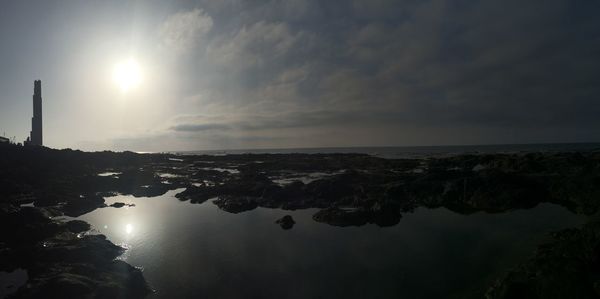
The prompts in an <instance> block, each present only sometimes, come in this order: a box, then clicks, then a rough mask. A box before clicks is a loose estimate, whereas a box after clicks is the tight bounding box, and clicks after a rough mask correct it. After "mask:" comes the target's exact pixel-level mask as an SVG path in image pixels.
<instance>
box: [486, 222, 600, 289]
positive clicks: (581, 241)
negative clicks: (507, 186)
mask: <svg viewBox="0 0 600 299" xmlns="http://www.w3.org/2000/svg"><path fill="white" fill-rule="evenodd" d="M599 261H600V222H597V221H592V222H590V223H588V224H586V225H585V226H584V227H582V228H581V229H566V230H563V231H561V232H558V233H555V234H554V235H553V238H552V240H551V241H550V242H548V243H545V244H543V245H541V246H539V247H538V249H537V252H536V254H535V256H534V257H533V258H531V259H530V260H529V261H527V262H525V263H523V264H522V265H520V266H518V267H517V268H515V269H513V270H511V271H510V272H509V273H508V274H507V275H506V276H505V277H503V278H502V279H500V280H498V281H496V282H495V283H494V284H493V285H492V286H491V287H490V289H489V290H488V291H487V293H486V298H488V299H492V298H598V297H599V296H600V292H599V289H598V282H599V279H598V277H600V267H599Z"/></svg>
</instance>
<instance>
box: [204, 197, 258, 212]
mask: <svg viewBox="0 0 600 299" xmlns="http://www.w3.org/2000/svg"><path fill="white" fill-rule="evenodd" d="M213 203H214V204H215V205H217V206H218V207H219V209H221V210H223V211H227V212H229V213H240V212H244V211H249V210H253V209H255V208H256V207H257V206H258V204H257V203H256V198H255V197H250V196H231V195H225V196H219V198H218V199H216V200H214V201H213Z"/></svg>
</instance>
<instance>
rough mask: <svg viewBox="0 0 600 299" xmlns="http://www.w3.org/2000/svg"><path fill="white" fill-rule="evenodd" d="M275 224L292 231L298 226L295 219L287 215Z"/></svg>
mask: <svg viewBox="0 0 600 299" xmlns="http://www.w3.org/2000/svg"><path fill="white" fill-rule="evenodd" d="M275 223H277V224H279V225H280V226H281V228H283V229H285V230H288V229H291V228H292V227H294V224H296V221H294V218H292V216H290V215H285V216H283V217H281V218H279V219H277V221H275Z"/></svg>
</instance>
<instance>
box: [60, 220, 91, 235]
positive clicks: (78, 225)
mask: <svg viewBox="0 0 600 299" xmlns="http://www.w3.org/2000/svg"><path fill="white" fill-rule="evenodd" d="M66 225H67V229H68V230H69V231H70V232H72V233H81V232H85V231H88V230H90V224H89V223H87V222H85V221H81V220H71V221H69V222H67V223H66Z"/></svg>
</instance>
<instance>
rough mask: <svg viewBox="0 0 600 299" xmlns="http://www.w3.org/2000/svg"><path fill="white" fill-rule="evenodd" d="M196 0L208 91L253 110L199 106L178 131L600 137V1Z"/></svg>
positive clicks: (442, 139)
mask: <svg viewBox="0 0 600 299" xmlns="http://www.w3.org/2000/svg"><path fill="white" fill-rule="evenodd" d="M198 7H202V15H206V16H211V18H212V20H213V21H214V24H212V28H211V30H210V32H208V33H206V36H205V37H204V38H203V42H202V43H201V45H200V46H199V47H197V48H194V51H195V52H194V53H202V55H200V56H194V55H192V57H194V58H192V59H197V60H198V61H200V62H201V63H202V64H203V67H205V69H208V70H210V72H211V78H208V79H207V78H202V79H200V80H199V81H197V82H194V84H198V82H199V84H200V86H202V87H203V88H205V89H212V90H213V91H215V90H216V91H217V93H218V95H219V96H217V97H211V98H209V101H211V100H212V101H214V102H216V103H219V104H218V105H227V104H232V105H234V106H235V107H236V109H237V110H236V111H243V113H241V114H239V115H240V116H239V118H238V119H236V120H231V119H227V117H224V118H222V119H221V120H219V121H214V119H213V120H207V119H204V118H202V117H201V116H199V117H197V118H195V120H194V121H193V122H187V123H179V124H176V125H174V126H172V127H171V128H170V129H171V130H173V131H176V132H185V133H193V132H200V133H202V132H207V131H211V132H213V134H215V132H219V134H228V132H230V131H232V130H237V131H246V132H247V134H248V135H257V137H258V136H259V135H260V134H257V132H256V131H260V130H283V131H286V130H289V129H296V128H303V129H307V128H314V129H315V130H318V128H323V127H325V128H327V127H338V128H344V127H345V128H346V129H348V130H353V129H356V128H360V129H361V132H362V134H366V135H356V136H355V138H356V139H355V140H356V142H357V143H359V144H361V143H362V144H368V143H369V141H371V142H373V141H374V142H373V143H382V141H385V140H387V141H388V143H389V144H398V145H401V144H415V143H417V144H418V143H419V142H420V143H426V144H435V143H436V140H437V141H439V142H437V143H453V142H452V140H453V138H455V140H456V141H457V142H456V143H460V142H461V141H462V142H467V143H485V142H492V143H494V142H543V141H548V142H555V141H598V138H597V137H596V136H600V135H598V134H599V133H600V118H599V117H598V115H600V114H599V113H600V102H599V101H598V95H600V85H599V84H598V83H599V78H600V71H599V70H600V62H599V61H600V60H599V59H598V57H600V55H599V54H600V19H599V18H596V17H595V16H594V12H597V11H599V10H598V9H600V3H599V2H595V1H527V2H523V1H436V0H429V1H384V0H378V1H354V2H351V1H343V2H342V1H335V2H334V1H270V2H264V1H240V2H238V1H226V2H224V3H221V4H220V5H215V4H209V3H205V4H202V3H201V4H200V5H199V6H198ZM224 107H225V106H224ZM199 109H202V108H201V107H199ZM222 111H223V114H227V111H228V110H227V109H226V108H223V109H222ZM411 132H417V133H415V134H411ZM421 133H422V134H427V136H426V137H423V136H421V137H419V135H420V134H421ZM448 134H450V135H448ZM465 134H467V135H469V134H473V135H472V138H464V135H465ZM373 136H380V137H381V138H372V137H373ZM404 137H406V138H404ZM459 137H461V138H459ZM357 145H358V144H357Z"/></svg>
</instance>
